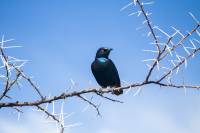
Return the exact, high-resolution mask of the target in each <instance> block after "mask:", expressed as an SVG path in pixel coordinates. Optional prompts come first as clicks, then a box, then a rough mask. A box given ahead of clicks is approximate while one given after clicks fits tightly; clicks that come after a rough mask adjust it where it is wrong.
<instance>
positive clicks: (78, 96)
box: [78, 95, 102, 119]
mask: <svg viewBox="0 0 200 133" xmlns="http://www.w3.org/2000/svg"><path fill="white" fill-rule="evenodd" d="M78 97H80V98H81V99H83V100H84V101H86V102H88V103H89V104H90V105H92V106H94V108H95V109H96V110H97V113H98V114H97V115H96V116H95V117H97V116H98V115H99V116H101V114H100V112H99V109H98V107H97V106H96V105H94V104H93V103H91V102H90V101H88V100H87V99H85V98H83V97H82V96H80V95H78ZM101 118H102V116H101ZM92 119H94V117H93V118H92Z"/></svg>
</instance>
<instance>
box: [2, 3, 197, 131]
mask: <svg viewBox="0 0 200 133" xmlns="http://www.w3.org/2000/svg"><path fill="white" fill-rule="evenodd" d="M131 2H132V1H131V0H109V1H108V0H101V1H97V0H84V1H83V0H73V1H72V0H66V1H64V0H57V1H53V0H48V1H47V0H43V1H39V0H34V1H33V0H29V1H25V0H18V1H6V0H1V1H0V17H1V23H0V36H3V35H4V39H5V40H8V39H13V38H15V40H14V41H11V42H6V43H5V44H4V46H23V47H22V48H15V49H5V51H4V52H5V55H7V56H8V55H9V56H12V57H15V58H17V59H21V60H29V61H28V62H27V63H26V64H25V66H24V67H22V68H21V69H23V71H24V74H25V75H26V76H27V77H32V76H34V78H33V79H32V81H35V85H36V86H39V88H40V91H41V93H42V94H43V95H45V96H48V95H49V94H51V96H55V95H59V94H61V93H62V92H63V91H64V90H66V89H67V88H68V87H69V86H71V85H72V82H71V79H72V80H73V81H74V82H75V83H78V85H77V86H75V87H73V88H72V89H71V90H70V92H72V91H80V90H83V89H87V88H88V86H89V82H90V80H92V84H91V87H92V88H94V87H95V88H99V87H100V86H99V85H98V84H97V82H96V81H95V79H94V77H93V75H92V72H91V63H92V62H93V60H94V58H95V54H96V51H97V49H98V48H99V47H102V46H106V47H110V48H113V49H114V50H113V51H112V52H111V54H110V56H109V57H110V59H112V60H113V62H114V63H115V65H116V67H117V69H118V72H119V76H120V79H121V80H124V81H126V82H128V83H130V84H134V83H141V82H143V81H144V80H145V78H146V75H147V74H148V71H149V69H148V66H147V65H145V64H144V63H142V62H141V61H142V60H146V59H152V58H156V57H157V54H156V53H150V52H143V51H142V50H145V49H148V50H156V47H155V46H154V45H151V44H149V43H152V42H153V41H154V40H153V36H152V35H150V36H149V37H147V36H146V35H144V36H142V35H143V34H144V33H147V32H149V27H144V28H142V29H139V30H136V29H137V28H138V27H141V26H142V22H143V21H144V20H145V18H144V16H143V15H142V14H141V15H140V16H139V17H137V14H136V15H133V16H128V15H129V14H131V13H133V12H137V11H139V10H140V8H139V6H138V5H137V6H136V7H135V6H134V5H131V6H130V7H128V8H126V9H124V10H123V11H120V9H121V8H123V7H124V6H126V5H128V4H129V3H131ZM140 2H144V3H146V2H155V3H154V4H151V5H144V11H145V12H148V13H153V14H152V15H150V16H148V17H149V19H150V21H151V22H152V26H158V27H159V28H160V29H162V30H163V31H165V32H166V33H167V34H169V35H172V34H174V33H175V31H174V30H173V29H172V28H171V26H173V27H175V28H176V29H178V30H180V32H181V33H182V34H183V35H187V32H186V30H188V31H191V30H193V29H194V28H195V27H196V26H197V23H196V21H195V20H194V19H193V18H192V17H191V15H190V14H189V12H191V13H192V14H193V15H194V16H195V17H196V19H197V20H198V21H200V8H199V6H200V1H198V0H176V1H174V0H165V1H164V0H162V1H160V0H154V1H148V0H143V1H140ZM199 32H200V30H199ZM155 34H156V35H157V36H162V37H161V38H159V39H158V41H159V42H160V43H165V42H166V41H167V38H166V36H165V35H164V34H163V33H162V32H160V31H158V30H156V29H155ZM181 38H182V37H181V36H180V35H178V34H177V35H176V36H175V37H174V38H173V39H172V41H173V42H174V43H177V42H178V41H179V40H180V39H181ZM191 38H195V39H197V40H200V37H199V36H198V34H197V33H194V34H193V35H192V36H191V37H189V39H191ZM193 42H194V44H195V45H196V47H199V46H200V44H198V43H197V42H195V41H193ZM183 44H184V45H185V46H186V47H189V46H190V47H191V46H192V44H191V43H190V41H189V40H188V39H187V40H186V41H184V42H183ZM170 45H171V44H170ZM175 50H176V51H177V52H178V54H179V55H181V56H184V57H186V56H187V53H186V52H185V51H184V50H183V48H182V47H181V46H178V47H177V49H175ZM189 52H192V50H189ZM172 54H173V59H175V54H174V53H172ZM196 56H197V57H194V58H191V59H189V60H188V66H187V68H186V69H185V66H184V65H185V64H183V66H182V67H181V68H182V69H183V70H184V79H185V85H199V80H200V63H199V61H200V59H199V56H200V54H199V52H197V54H196ZM168 59H172V57H170V56H168V57H166V58H165V59H164V60H163V62H162V65H163V66H165V67H169V68H172V67H173V65H172V63H170V62H168V61H167V60H168ZM148 63H149V64H152V63H153V62H148ZM163 72H164V71H163V70H161V69H160V70H159V71H158V70H157V69H154V71H153V73H152V76H151V77H150V80H155V79H156V78H157V75H158V77H159V78H161V77H162V76H163ZM166 72H168V71H166ZM0 73H1V74H4V73H5V69H4V68H1V69H0ZM12 74H13V76H14V75H15V72H14V71H13V72H12ZM1 83H3V80H2V81H1ZM20 83H21V84H22V86H23V87H22V88H21V89H20V90H19V89H18V88H17V86H16V85H15V86H14V87H13V88H12V89H11V90H10V91H9V92H8V95H9V96H11V97H12V98H13V100H10V99H7V98H6V97H5V98H3V99H2V101H1V102H15V101H20V102H24V101H36V100H38V99H40V97H39V96H38V94H37V92H36V90H35V89H34V88H32V87H31V86H30V85H29V83H27V82H26V81H25V80H24V79H22V80H21V82H20ZM163 83H167V81H166V80H163ZM172 83H173V84H177V85H182V73H181V71H179V73H178V74H177V75H176V74H175V72H173V75H172ZM122 85H123V86H125V85H126V84H125V83H123V82H122ZM4 88H5V87H4V86H3V85H1V88H0V89H1V90H2V91H3V90H4ZM138 89H139V88H138V87H136V88H132V89H131V90H130V91H129V93H128V94H127V95H122V96H118V97H117V96H113V95H111V94H105V96H109V97H111V98H113V99H118V100H120V101H123V102H124V103H123V104H121V103H114V102H111V101H108V100H105V99H102V98H101V97H99V96H94V99H93V100H92V101H93V103H94V104H96V105H99V104H100V103H101V106H100V108H99V110H100V113H101V115H102V116H103V119H101V118H100V117H97V118H95V119H93V120H92V121H89V119H91V118H92V117H93V116H95V115H96V113H97V112H96V110H94V109H93V107H89V108H88V109H87V110H86V111H84V112H82V110H83V109H84V108H85V107H86V106H87V105H88V104H87V103H86V102H84V101H82V100H81V99H79V100H78V102H77V100H76V98H75V97H72V98H68V99H66V101H67V104H64V112H66V113H68V114H71V113H72V112H74V111H76V113H75V114H73V115H72V116H70V117H69V118H67V119H66V120H65V124H66V125H72V124H76V123H83V124H82V125H79V126H75V127H71V128H70V130H69V131H68V130H66V131H65V132H66V133H67V132H69V133H79V132H87V133H94V132H96V133H121V132H125V133H132V132H136V133H147V132H148V133H161V132H162V133H169V132H170V133H177V132H181V133H188V132H192V133H197V132H199V130H200V127H199V123H200V115H199V111H200V106H199V102H200V97H199V91H198V90H196V89H191V88H188V89H187V91H186V93H185V91H184V89H183V88H179V89H177V88H171V87H162V88H161V89H160V86H157V85H145V86H142V91H141V93H140V95H136V96H135V97H132V96H133V95H134V94H135V92H137V90H138ZM85 96H86V97H87V98H90V97H91V96H92V94H86V95H85ZM62 102H63V101H62V100H60V101H56V102H55V107H56V110H55V112H56V113H59V112H60V108H61V105H62ZM45 106H46V105H45V104H44V105H42V107H45ZM30 108H34V107H23V108H21V109H22V110H23V112H24V113H23V114H21V117H20V121H19V122H18V120H17V117H18V116H17V114H16V113H15V114H9V113H10V112H13V111H14V110H12V109H11V108H2V109H1V110H0V132H2V133H4V132H6V133H12V132H16V131H17V132H20V133H27V132H28V133H35V132H38V133H39V132H41V133H43V132H49V131H55V130H56V126H55V124H49V123H48V124H47V123H42V122H39V120H41V116H42V113H41V112H35V111H32V110H30ZM48 111H49V112H51V111H52V104H50V105H49V108H48ZM45 117H46V116H45Z"/></svg>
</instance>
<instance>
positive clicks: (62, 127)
mask: <svg viewBox="0 0 200 133" xmlns="http://www.w3.org/2000/svg"><path fill="white" fill-rule="evenodd" d="M35 106H36V107H38V108H39V109H40V110H42V111H43V112H45V113H46V114H47V115H48V116H51V117H52V118H53V119H54V120H55V121H57V122H58V123H59V124H60V126H61V133H63V131H64V129H65V128H64V126H63V125H62V124H61V123H60V121H59V120H58V119H56V117H55V116H54V115H52V114H50V113H49V112H47V111H46V110H45V109H44V108H42V107H40V106H39V105H35Z"/></svg>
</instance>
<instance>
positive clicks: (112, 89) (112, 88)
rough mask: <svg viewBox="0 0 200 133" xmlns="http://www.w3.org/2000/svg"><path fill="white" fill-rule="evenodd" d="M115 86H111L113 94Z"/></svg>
mask: <svg viewBox="0 0 200 133" xmlns="http://www.w3.org/2000/svg"><path fill="white" fill-rule="evenodd" d="M114 88H115V87H114V86H113V87H110V89H111V91H112V94H114Z"/></svg>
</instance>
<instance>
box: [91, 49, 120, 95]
mask: <svg viewBox="0 0 200 133" xmlns="http://www.w3.org/2000/svg"><path fill="white" fill-rule="evenodd" d="M111 50H113V49H112V48H107V47H101V48H99V49H98V51H97V53H96V57H95V60H94V62H93V63H92V65H91V68H92V73H93V75H94V77H95V79H96V81H97V82H98V84H99V85H100V86H101V87H102V88H106V87H107V86H110V88H112V89H113V88H115V87H121V84H120V79H119V75H118V72H117V68H116V67H115V64H114V63H113V62H112V60H110V59H109V58H108V55H109V54H110V51H111ZM102 88H101V89H102ZM113 93H114V94H115V95H120V94H122V93H123V90H120V91H114V92H113Z"/></svg>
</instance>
